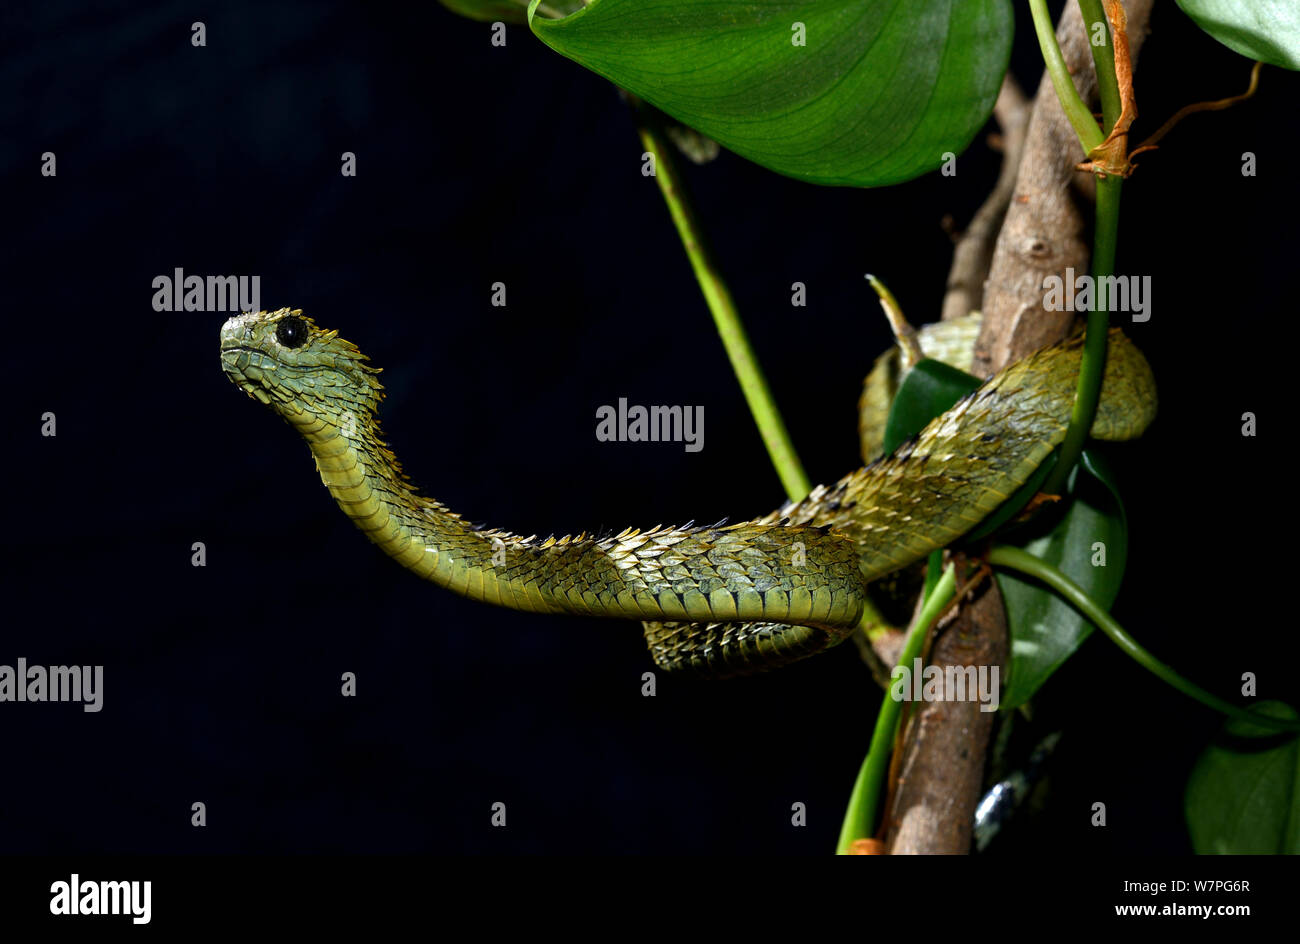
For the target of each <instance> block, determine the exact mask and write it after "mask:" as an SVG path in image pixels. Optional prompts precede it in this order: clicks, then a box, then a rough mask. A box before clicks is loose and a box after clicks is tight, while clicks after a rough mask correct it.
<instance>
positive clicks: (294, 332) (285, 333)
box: [275, 315, 307, 348]
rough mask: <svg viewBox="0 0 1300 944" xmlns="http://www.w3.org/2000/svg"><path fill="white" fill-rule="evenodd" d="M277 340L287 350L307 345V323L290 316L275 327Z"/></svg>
mask: <svg viewBox="0 0 1300 944" xmlns="http://www.w3.org/2000/svg"><path fill="white" fill-rule="evenodd" d="M275 339H276V340H277V341H279V342H280V343H281V344H283V345H284V346H285V347H287V348H295V347H302V346H303V345H304V344H306V343H307V322H305V321H303V320H302V319H301V318H295V317H294V316H293V315H290V316H289V317H288V318H283V319H281V320H280V323H279V324H278V325H276V326H275Z"/></svg>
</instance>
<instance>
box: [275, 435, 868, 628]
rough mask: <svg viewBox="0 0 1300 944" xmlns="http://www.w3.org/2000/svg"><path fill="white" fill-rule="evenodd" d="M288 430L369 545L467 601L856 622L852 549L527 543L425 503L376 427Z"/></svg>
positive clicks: (740, 528)
mask: <svg viewBox="0 0 1300 944" xmlns="http://www.w3.org/2000/svg"><path fill="white" fill-rule="evenodd" d="M291 422H293V423H294V425H295V426H297V428H298V430H299V432H300V433H301V434H302V435H303V438H305V439H306V440H307V443H308V444H309V445H310V447H311V451H312V454H313V455H314V456H315V458H316V468H317V470H318V471H319V472H320V476H321V481H322V482H324V484H325V486H326V487H327V488H328V489H329V491H330V494H331V495H333V496H334V500H335V501H336V502H338V505H339V507H340V508H341V509H342V510H343V512H344V514H346V515H347V516H348V517H349V518H351V519H352V521H353V523H354V524H356V526H357V527H358V528H359V529H360V530H361V531H363V532H364V533H365V535H366V536H367V537H368V538H369V539H370V540H371V541H372V542H374V543H375V544H377V545H378V546H379V547H380V549H382V550H383V551H384V553H386V554H387V555H388V556H390V557H392V558H393V559H394V560H396V561H397V562H398V563H400V564H401V565H402V566H404V567H406V568H407V569H409V570H411V571H413V572H414V573H416V574H417V575H419V576H420V577H423V578H424V579H426V580H429V581H431V582H433V583H436V584H438V585H439V586H442V587H446V588H447V589H449V590H451V591H453V592H455V593H458V594H460V595H461V596H465V597H468V598H470V599H472V600H478V601H482V602H485V603H493V604H496V605H498V606H505V607H509V608H511V609H517V610H524V611H527V612H533V613H574V614H581V615H590V616H602V617H612V618H622V619H640V620H664V619H670V620H710V621H712V620H719V621H729V622H742V621H750V620H767V621H772V620H776V621H781V622H791V623H794V622H798V623H802V624H804V625H806V626H815V627H820V628H825V629H830V630H833V631H845V630H847V629H852V628H853V626H855V625H856V623H857V620H858V618H859V616H860V614H861V608H862V605H861V599H860V595H859V593H858V591H859V590H860V583H861V582H860V578H859V576H858V573H857V568H856V565H855V561H856V550H855V548H854V545H853V542H852V541H851V540H850V539H848V538H847V537H846V536H844V535H839V534H832V533H827V532H826V531H825V530H823V529H820V528H815V527H798V526H795V527H791V526H788V525H782V524H780V523H776V522H773V523H770V524H769V523H763V524H758V523H753V522H750V523H745V524H739V525H731V526H729V527H723V526H714V527H703V528H697V527H693V526H691V525H686V526H683V527H667V528H658V527H657V528H652V529H650V530H648V531H638V530H633V529H628V530H625V531H623V532H620V533H619V534H614V535H609V536H605V537H594V536H591V535H588V534H585V533H584V534H579V535H578V536H576V537H571V536H568V535H566V536H564V537H561V538H554V537H548V538H546V539H545V540H538V539H537V538H536V537H531V536H530V537H520V536H519V535H516V534H512V533H510V532H508V531H501V530H497V529H484V528H479V527H476V526H474V525H472V524H470V523H469V522H467V521H465V519H463V518H462V517H461V516H460V515H458V514H456V513H454V512H452V511H450V510H449V509H448V508H447V507H446V506H445V505H443V504H442V503H441V502H438V501H435V500H433V499H431V498H428V497H425V496H422V495H420V494H419V493H418V492H417V491H416V489H415V488H414V486H412V484H411V483H410V481H409V479H408V478H407V477H406V475H405V473H403V471H402V469H401V466H400V465H399V464H398V463H397V460H396V459H395V458H394V457H393V454H392V452H391V451H390V450H389V449H388V448H387V447H386V445H385V444H384V442H383V440H382V439H381V438H380V437H379V427H378V424H377V423H375V422H374V421H373V420H368V421H367V422H366V423H365V424H363V425H361V426H360V427H359V428H358V429H355V430H353V429H345V428H342V427H340V425H339V424H337V423H334V422H332V421H330V420H322V419H320V418H319V417H317V416H313V415H310V414H307V413H304V414H302V415H301V417H299V418H297V419H291ZM791 561H793V562H795V563H796V564H797V565H798V566H797V569H794V570H792V569H791V568H790V567H789V566H788V565H789V563H790V562H791ZM828 575H835V576H831V577H829V578H828Z"/></svg>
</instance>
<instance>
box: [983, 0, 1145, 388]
mask: <svg viewBox="0 0 1300 944" xmlns="http://www.w3.org/2000/svg"><path fill="white" fill-rule="evenodd" d="M1153 2H1154V0H1126V2H1125V4H1124V6H1125V9H1126V10H1127V12H1128V31H1129V47H1130V50H1131V52H1132V54H1133V56H1134V57H1136V55H1137V51H1138V49H1139V48H1141V45H1142V41H1143V40H1144V39H1145V38H1146V32H1147V31H1146V24H1147V20H1148V18H1149V17H1150V14H1151V6H1152V3H1153ZM1056 36H1057V40H1058V41H1059V42H1060V44H1061V52H1062V53H1063V54H1064V56H1065V61H1066V63H1067V65H1069V67H1070V73H1071V74H1072V75H1073V76H1074V84H1075V87H1076V88H1077V89H1078V90H1079V94H1080V95H1082V96H1083V99H1084V101H1091V100H1093V99H1094V98H1095V97H1096V94H1097V76H1096V73H1095V72H1094V71H1093V67H1092V54H1091V50H1090V48H1089V46H1088V35H1087V33H1086V31H1085V30H1084V27H1083V18H1082V17H1081V16H1080V14H1079V8H1078V5H1077V4H1075V3H1067V4H1066V6H1065V13H1064V14H1063V15H1062V17H1061V22H1060V24H1059V25H1058V27H1057V30H1056ZM1082 157H1083V149H1082V148H1081V146H1080V145H1079V139H1078V138H1077V137H1076V136H1075V133H1074V129H1073V128H1072V127H1071V126H1070V122H1069V120H1068V119H1067V118H1066V117H1065V112H1063V111H1062V110H1061V104H1060V102H1059V101H1058V100H1057V97H1056V91H1055V90H1054V89H1053V88H1052V83H1051V80H1050V79H1048V78H1047V76H1046V75H1044V77H1043V80H1042V82H1040V83H1039V86H1038V94H1037V95H1036V96H1035V100H1034V110H1033V114H1032V116H1031V117H1030V119H1029V130H1028V137H1027V139H1026V141H1025V153H1024V156H1023V157H1022V158H1021V162H1020V173H1019V176H1018V177H1017V180H1016V188H1015V196H1014V197H1013V199H1012V201H1011V206H1010V208H1009V209H1008V210H1007V214H1006V221H1005V222H1004V223H1003V225H1002V232H1001V233H1000V234H999V235H998V241H997V245H996V247H995V248H994V250H993V265H992V267H991V269H990V270H989V281H988V285H987V288H986V290H985V295H984V308H983V311H984V326H983V328H982V330H981V331H980V340H979V342H978V343H977V344H976V346H975V363H974V366H973V372H974V373H976V374H979V375H980V376H988V375H990V374H993V373H995V372H997V371H998V370H1000V369H1001V368H1002V367H1004V366H1006V365H1007V364H1008V363H1010V362H1012V361H1015V360H1018V359H1019V358H1021V357H1024V356H1025V355H1026V354H1029V353H1031V352H1033V351H1035V350H1037V349H1038V348H1040V347H1046V346H1047V345H1049V344H1053V343H1055V342H1056V341H1059V340H1060V339H1061V338H1063V337H1065V335H1066V334H1067V333H1068V332H1069V330H1070V327H1071V325H1072V323H1073V319H1074V313H1073V312H1068V311H1047V310H1046V309H1044V308H1043V298H1044V289H1043V283H1044V281H1045V280H1046V279H1047V277H1048V276H1051V275H1059V276H1062V277H1063V276H1064V275H1065V270H1066V268H1073V269H1074V270H1075V271H1076V272H1081V273H1082V272H1087V269H1088V256H1089V251H1090V249H1089V246H1088V243H1087V242H1086V241H1085V239H1086V236H1087V231H1088V221H1089V219H1090V218H1091V213H1090V212H1085V209H1086V208H1083V207H1081V206H1080V204H1079V202H1078V201H1077V199H1076V196H1075V193H1074V191H1073V187H1074V186H1075V182H1076V180H1077V179H1078V178H1081V177H1084V176H1085V175H1084V174H1082V172H1080V171H1078V170H1076V169H1075V164H1077V163H1078V162H1079V161H1080V160H1082Z"/></svg>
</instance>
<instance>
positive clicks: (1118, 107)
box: [1079, 0, 1123, 129]
mask: <svg viewBox="0 0 1300 944" xmlns="http://www.w3.org/2000/svg"><path fill="white" fill-rule="evenodd" d="M1079 12H1080V13H1081V14H1083V28H1084V29H1085V30H1086V31H1087V33H1088V48H1089V49H1091V50H1092V63H1093V65H1094V66H1096V68H1097V95H1098V97H1099V98H1100V99H1101V122H1102V127H1103V128H1107V129H1109V128H1113V127H1115V122H1117V121H1119V115H1120V112H1121V111H1122V110H1123V105H1122V103H1121V102H1120V97H1119V80H1118V79H1117V78H1116V76H1115V54H1114V52H1113V51H1112V49H1111V45H1110V43H1111V39H1110V23H1109V22H1108V21H1107V19H1106V11H1105V10H1104V9H1102V5H1101V0H1079ZM1098 23H1100V24H1101V27H1102V29H1103V30H1105V31H1106V42H1105V44H1103V45H1101V46H1098V45H1097V44H1096V43H1094V42H1093V41H1092V36H1093V31H1094V30H1095V29H1096V28H1097V24H1098Z"/></svg>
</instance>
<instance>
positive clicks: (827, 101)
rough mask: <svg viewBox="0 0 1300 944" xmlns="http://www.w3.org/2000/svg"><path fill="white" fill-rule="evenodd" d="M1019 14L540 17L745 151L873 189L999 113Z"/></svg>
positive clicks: (662, 1) (826, 1)
mask: <svg viewBox="0 0 1300 944" xmlns="http://www.w3.org/2000/svg"><path fill="white" fill-rule="evenodd" d="M533 2H534V4H536V3H537V0H533ZM532 9H534V8H530V12H531V10H532ZM1013 20H1014V17H1013V16H1012V10H1011V3H1010V2H1009V0H592V3H591V5H590V6H588V7H586V9H584V10H580V11H579V12H577V13H575V14H573V15H572V16H569V17H565V18H564V19H560V20H545V19H542V18H541V17H540V16H532V17H531V18H530V24H531V26H532V30H533V32H534V33H536V34H537V36H538V38H540V39H541V40H542V42H544V43H546V44H547V45H548V46H550V47H551V48H552V49H554V50H555V51H556V52H558V53H560V54H561V55H564V56H568V57H569V58H570V59H573V60H574V61H575V62H578V63H580V64H582V65H583V66H585V67H586V68H588V69H590V70H591V71H593V72H595V73H597V74H599V75H603V76H604V77H605V78H607V79H609V80H610V81H611V82H613V83H614V84H615V85H618V86H621V87H622V88H625V89H627V90H628V91H629V92H632V93H633V94H634V95H637V96H638V97H640V98H642V99H644V100H646V101H648V102H650V103H651V104H653V105H656V106H657V107H659V108H660V109H662V110H663V111H665V112H667V113H668V114H670V115H672V116H673V117H674V118H676V119H677V120H678V121H681V122H682V123H684V124H687V125H690V126H691V127H692V128H695V129H696V130H697V131H699V132H701V133H702V134H704V135H707V136H708V137H710V138H712V139H714V140H715V141H717V142H719V143H720V144H721V145H722V146H723V147H726V148H729V149H730V150H732V151H735V152H736V153H737V154H739V155H741V156H742V157H747V158H749V159H750V160H751V161H754V162H755V163H757V164H762V165H763V166H764V167H767V168H769V169H771V170H774V171H776V172H778V173H781V174H788V175H789V176H791V177H798V178H800V179H802V180H808V181H812V182H814V183H822V184H842V185H849V186H859V187H874V186H880V185H883V184H892V183H897V182H899V181H903V180H910V179H911V178H913V177H916V176H919V175H920V174H923V173H925V172H926V171H929V170H933V169H935V168H937V167H939V166H940V165H941V164H943V163H944V161H945V155H946V154H948V153H949V152H951V153H952V154H960V153H961V152H962V151H963V150H965V149H966V146H967V145H968V144H969V143H970V141H971V139H972V138H973V137H974V136H975V134H976V132H978V131H979V129H980V128H981V127H982V126H983V125H984V122H985V121H987V120H988V116H989V114H990V113H991V112H992V110H993V102H994V100H995V99H996V98H997V94H998V87H999V86H1000V85H1001V83H1002V76H1003V74H1004V73H1005V72H1006V69H1007V61H1008V58H1009V57H1010V53H1011V36H1012V23H1013Z"/></svg>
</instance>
